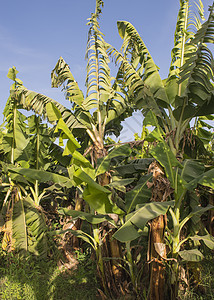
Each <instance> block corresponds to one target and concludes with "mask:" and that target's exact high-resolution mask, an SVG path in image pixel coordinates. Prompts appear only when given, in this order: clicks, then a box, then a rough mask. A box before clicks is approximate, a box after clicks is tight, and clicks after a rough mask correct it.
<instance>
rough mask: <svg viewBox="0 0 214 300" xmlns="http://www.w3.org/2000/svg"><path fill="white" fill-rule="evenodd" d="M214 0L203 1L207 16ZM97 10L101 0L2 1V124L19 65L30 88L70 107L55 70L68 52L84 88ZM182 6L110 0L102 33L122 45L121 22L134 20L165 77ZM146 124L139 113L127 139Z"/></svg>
mask: <svg viewBox="0 0 214 300" xmlns="http://www.w3.org/2000/svg"><path fill="white" fill-rule="evenodd" d="M212 2H213V1H212V0H204V1H203V3H204V8H205V13H206V14H207V9H208V6H209V5H211V4H212ZM94 9H95V0H61V1H59V0H58V1H56V0H37V1H29V0H19V1H17V0H9V1H2V0H1V12H0V91H1V93H0V101H1V105H0V122H2V119H3V117H2V112H3V108H4V106H5V103H6V100H7V98H8V96H9V87H10V85H11V81H10V80H9V79H8V78H7V72H8V69H9V68H10V67H12V66H15V67H16V68H17V70H18V71H19V74H18V77H19V78H20V79H21V80H22V81H23V83H24V85H25V86H26V87H27V88H28V89H30V90H34V91H37V92H40V93H43V94H45V95H47V96H49V97H52V98H53V99H55V100H57V101H59V102H61V103H62V104H63V105H65V106H68V107H69V104H70V103H69V102H67V101H65V100H64V97H63V93H62V92H60V90H57V89H52V88H51V80H50V74H51V70H52V69H53V68H54V66H55V64H56V62H57V60H58V58H59V57H60V56H62V57H63V58H64V59H65V61H66V62H67V63H68V64H69V65H70V68H71V72H72V74H73V75H74V77H75V79H76V80H77V82H78V83H79V86H80V88H81V89H83V90H84V81H85V75H86V71H85V68H86V61H85V59H84V57H85V49H86V42H87V33H88V27H87V26H86V23H87V18H89V17H90V14H91V12H94ZM178 9H179V0H162V1H160V0H150V1H148V0H147V1H146V0H105V1H104V8H103V13H102V15H101V18H100V27H101V31H102V32H103V33H104V34H105V40H106V41H107V42H108V43H110V44H112V45H113V46H114V47H116V48H117V49H119V48H120V46H121V39H120V37H119V34H118V32H117V20H126V21H129V22H131V23H132V24H133V25H134V26H135V28H136V29H137V30H138V32H139V33H140V35H141V36H142V38H143V40H144V42H145V44H146V45H147V47H148V49H149V50H150V53H151V55H152V57H153V59H154V61H155V63H156V64H157V65H158V66H159V67H160V74H161V76H162V78H163V79H164V78H165V77H166V76H167V74H168V69H169V64H170V57H171V56H170V55H171V54H170V52H171V49H172V47H173V40H174V30H175V24H176V19H177V13H178ZM141 123H142V117H141V116H140V115H139V114H137V115H136V116H135V118H134V119H131V120H129V121H128V122H126V123H125V125H124V131H123V140H133V130H134V131H137V132H140V131H141V130H140V129H141ZM130 127H131V128H130Z"/></svg>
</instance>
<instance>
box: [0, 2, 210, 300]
mask: <svg viewBox="0 0 214 300" xmlns="http://www.w3.org/2000/svg"><path fill="white" fill-rule="evenodd" d="M103 4H104V3H103V1H101V0H97V1H96V9H95V13H92V14H91V18H90V19H89V21H88V26H89V34H88V42H87V49H86V58H87V62H88V63H87V74H86V87H87V91H86V95H85V96H84V95H83V93H82V91H81V90H80V88H79V86H78V84H77V82H76V81H75V79H74V76H73V75H72V73H71V71H70V68H69V66H68V64H67V63H66V62H65V61H64V60H63V58H62V57H60V59H59V60H58V62H57V64H56V66H55V68H54V69H53V71H52V73H51V79H52V86H53V87H60V86H63V90H64V91H65V96H66V99H67V100H68V101H69V102H70V104H71V107H70V108H66V107H64V106H63V105H61V104H60V103H58V102H57V101H55V100H53V99H51V98H49V97H46V96H45V95H42V94H40V93H37V92H33V91H30V90H28V89H27V88H26V87H24V85H23V82H22V81H21V80H20V79H18V78H17V73H18V71H17V70H16V68H15V67H13V68H11V69H10V70H9V72H8V77H9V78H10V79H11V80H12V81H13V84H12V86H11V89H10V97H9V99H8V101H7V104H6V107H5V110H4V118H5V123H4V124H3V125H2V126H1V128H0V130H1V131H0V139H1V146H0V155H1V161H0V163H1V190H0V194H1V214H0V226H1V227H0V228H1V238H2V239H1V241H2V249H3V251H7V252H8V253H10V252H12V253H13V252H14V253H17V255H19V256H21V257H22V259H23V260H24V261H25V259H26V257H27V256H28V255H29V253H30V254H31V255H34V256H36V257H37V258H38V257H39V258H40V259H44V260H45V259H46V260H51V259H53V257H54V259H55V260H57V261H58V263H59V264H63V265H64V267H66V268H67V269H68V270H69V269H71V270H72V269H73V268H74V264H75V263H74V262H75V257H76V256H75V253H76V252H75V251H77V250H78V251H77V253H80V251H82V252H84V253H87V255H90V260H92V261H95V263H96V266H97V278H98V280H99V285H100V287H101V288H100V289H98V291H99V295H100V297H101V298H102V299H105V298H107V299H119V298H120V297H121V298H123V297H126V296H127V297H128V295H129V296H130V297H131V298H133V299H136V298H139V299H141V298H142V299H147V297H148V299H160V300H161V299H177V297H178V290H179V288H180V289H182V292H183V297H184V295H185V293H186V291H187V290H188V289H189V288H190V286H191V285H192V284H194V283H195V282H197V281H199V282H198V284H199V285H200V276H201V271H200V267H197V264H198V265H199V266H200V265H201V261H202V259H203V258H204V254H205V253H206V255H208V254H207V253H210V252H207V251H208V250H207V248H209V249H210V250H209V251H211V252H212V251H213V250H214V238H213V235H214V216H213V209H214V195H213V189H214V180H213V178H214V166H213V126H212V122H213V120H214V116H213V114H214V85H213V82H214V72H213V66H214V60H213V55H212V52H211V50H210V49H209V47H208V46H209V44H212V43H213V41H214V12H213V10H214V4H213V5H212V6H211V7H210V8H209V17H208V19H207V21H205V20H204V16H203V4H202V2H201V1H200V0H199V1H197V2H196V3H193V1H190V0H181V1H180V10H179V12H178V19H177V23H176V30H175V39H174V48H173V49H172V61H171V65H170V69H169V75H168V78H166V79H164V80H162V79H161V77H160V74H159V71H158V67H157V65H156V64H155V62H154V61H153V59H152V57H151V55H150V53H149V51H148V49H147V47H146V45H145V43H144V42H143V40H142V38H141V37H140V35H139V34H138V32H137V30H136V29H135V28H134V26H133V25H132V24H130V23H129V22H126V21H120V22H118V31H119V34H120V36H121V38H122V40H123V43H122V47H121V51H118V50H116V49H115V48H114V47H113V46H111V45H110V44H108V43H107V42H106V41H105V40H104V36H103V34H102V33H101V31H100V29H99V22H98V21H99V17H100V15H101V12H102V7H103ZM111 59H113V60H114V61H115V63H116V66H117V67H118V73H117V76H116V78H114V79H113V80H112V77H111V75H110V67H109V63H110V60H111ZM112 81H113V82H112ZM20 109H26V110H31V111H32V112H34V113H35V114H32V115H31V116H30V117H25V116H24V114H23V113H22V112H21V111H20ZM136 110H139V111H141V112H142V114H143V116H144V121H143V128H142V136H141V137H137V136H136V140H135V141H133V142H131V143H124V144H123V143H119V144H115V143H114V141H113V140H112V139H110V138H107V136H108V135H109V134H114V135H116V136H119V134H120V131H121V129H122V126H121V122H122V121H123V120H124V119H125V118H126V117H128V116H130V115H132V113H133V112H134V111H136ZM42 118H46V120H47V121H48V122H47V123H44V122H43V120H42ZM49 124H50V125H49ZM109 141H111V143H110V142H109ZM64 143H65V144H64ZM8 255H9V254H8ZM71 276H72V274H71ZM67 299H68V298H67ZM70 299H73V298H72V296H71V297H70Z"/></svg>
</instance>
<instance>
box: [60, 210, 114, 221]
mask: <svg viewBox="0 0 214 300" xmlns="http://www.w3.org/2000/svg"><path fill="white" fill-rule="evenodd" d="M58 213H59V214H63V215H66V216H71V217H72V218H73V219H77V218H80V219H81V220H86V221H87V222H89V223H91V224H100V223H102V222H105V221H109V222H111V223H112V222H113V220H112V218H111V217H109V216H108V215H94V214H90V213H86V212H83V211H76V210H71V209H67V208H61V209H58Z"/></svg>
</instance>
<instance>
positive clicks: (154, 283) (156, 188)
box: [148, 162, 172, 300]
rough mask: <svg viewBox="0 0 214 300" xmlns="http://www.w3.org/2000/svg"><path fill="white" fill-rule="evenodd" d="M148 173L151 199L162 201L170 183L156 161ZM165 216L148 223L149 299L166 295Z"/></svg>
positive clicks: (161, 299) (160, 298) (158, 298)
mask: <svg viewBox="0 0 214 300" xmlns="http://www.w3.org/2000/svg"><path fill="white" fill-rule="evenodd" d="M148 171H149V173H153V183H152V198H151V201H154V202H163V201H166V199H167V197H168V196H169V195H170V194H171V193H172V189H171V188H170V183H169V181H168V179H167V178H166V177H165V175H164V173H163V171H162V169H161V167H160V166H159V164H158V163H157V162H153V163H152V164H151V165H150V166H149V170H148ZM166 225H167V217H166V216H163V215H160V216H159V217H157V218H155V219H153V220H152V222H151V224H150V236H149V251H148V256H149V257H148V260H149V265H150V286H149V297H148V299H149V300H163V299H167V296H166V270H165V259H166V258H167V253H166V244H165V240H164V233H165V228H166Z"/></svg>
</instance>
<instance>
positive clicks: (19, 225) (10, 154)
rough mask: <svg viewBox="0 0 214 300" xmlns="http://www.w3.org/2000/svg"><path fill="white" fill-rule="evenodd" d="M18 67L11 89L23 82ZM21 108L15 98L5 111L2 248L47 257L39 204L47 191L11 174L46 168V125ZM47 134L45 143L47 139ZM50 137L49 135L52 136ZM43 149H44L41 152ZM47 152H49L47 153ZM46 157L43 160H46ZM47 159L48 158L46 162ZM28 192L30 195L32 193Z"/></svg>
mask: <svg viewBox="0 0 214 300" xmlns="http://www.w3.org/2000/svg"><path fill="white" fill-rule="evenodd" d="M17 73H18V71H17V70H16V69H15V67H13V68H11V69H10V70H9V72H8V77H9V78H10V79H12V80H13V81H14V83H13V85H12V87H11V89H14V88H16V86H17V85H19V84H22V82H21V81H20V80H19V79H18V78H17V77H16V74H17ZM19 108H20V105H19V104H18V103H17V101H16V99H15V98H14V97H13V96H10V97H9V98H8V101H7V103H6V107H5V109H4V118H5V124H3V125H2V127H3V128H4V130H3V131H2V137H1V138H2V143H1V152H2V153H3V159H2V163H1V165H2V172H1V173H2V181H1V190H2V193H3V195H4V200H3V203H2V208H1V217H2V221H3V222H2V224H1V226H2V228H1V230H2V231H3V232H4V238H3V243H2V246H3V248H4V249H7V250H12V249H14V248H15V249H16V250H22V252H23V251H24V252H28V251H30V252H32V253H34V254H36V255H40V256H45V255H47V250H48V249H47V248H48V247H47V236H46V233H47V226H46V222H45V218H44V215H43V213H42V210H41V208H40V207H39V202H40V200H41V198H42V197H43V195H44V193H45V192H44V191H43V192H42V193H41V194H40V195H39V186H38V181H34V182H32V181H31V182H30V184H29V182H27V181H26V180H25V179H24V178H23V177H22V176H20V175H17V174H14V173H12V172H11V171H10V169H11V168H12V169H13V168H16V167H18V166H19V167H23V168H26V169H28V168H30V167H32V166H35V167H36V168H41V167H43V168H45V166H46V167H47V164H46V165H45V163H44V161H42V154H44V152H45V154H44V155H45V156H46V155H48V150H47V149H48V145H50V143H51V139H50V137H48V138H47V134H48V133H47V129H46V128H44V126H45V125H43V126H41V124H40V121H39V120H38V117H36V116H31V117H29V118H26V117H25V116H24V115H23V114H22V113H21V112H20V111H19ZM45 132H46V141H44V139H45ZM49 133H50V132H49ZM42 148H43V149H42ZM45 148H46V151H45ZM44 155H43V156H44ZM46 159H47V158H46ZM29 190H30V191H31V193H29Z"/></svg>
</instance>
